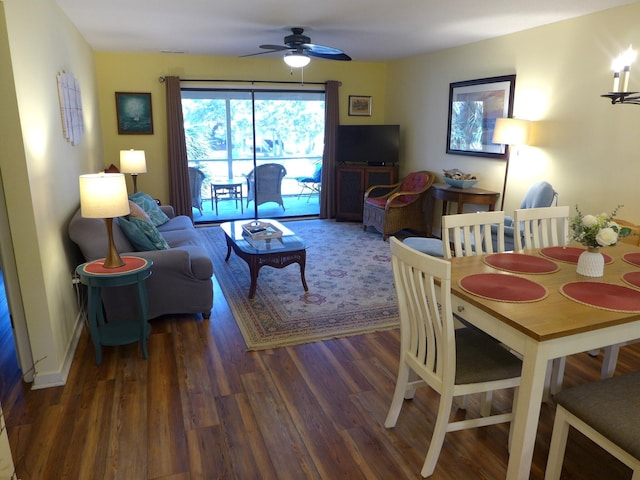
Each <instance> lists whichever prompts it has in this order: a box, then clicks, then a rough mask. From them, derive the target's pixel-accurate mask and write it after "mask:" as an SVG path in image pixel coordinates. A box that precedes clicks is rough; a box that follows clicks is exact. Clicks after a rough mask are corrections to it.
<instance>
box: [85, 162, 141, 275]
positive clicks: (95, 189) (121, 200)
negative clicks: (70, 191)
mask: <svg viewBox="0 0 640 480" xmlns="http://www.w3.org/2000/svg"><path fill="white" fill-rule="evenodd" d="M80 211H81V215H82V216H83V217H85V218H104V221H105V224H106V227H107V237H108V238H109V246H108V249H107V254H106V256H105V260H104V267H105V268H116V267H121V266H122V265H124V262H123V261H122V259H121V258H120V255H119V254H118V251H117V250H116V246H115V243H114V242H113V219H114V218H115V217H120V216H122V215H128V214H129V198H128V197H127V184H126V182H125V179H124V174H122V173H97V174H88V175H80Z"/></svg>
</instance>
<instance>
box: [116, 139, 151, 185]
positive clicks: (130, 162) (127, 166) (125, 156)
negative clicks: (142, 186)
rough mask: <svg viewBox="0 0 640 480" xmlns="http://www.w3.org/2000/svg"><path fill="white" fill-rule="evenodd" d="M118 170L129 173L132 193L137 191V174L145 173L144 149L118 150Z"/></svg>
mask: <svg viewBox="0 0 640 480" xmlns="http://www.w3.org/2000/svg"><path fill="white" fill-rule="evenodd" d="M120 172H122V173H130V174H131V178H132V179H133V193H138V174H139V173H147V161H146V159H145V155H144V150H133V149H131V150H120Z"/></svg>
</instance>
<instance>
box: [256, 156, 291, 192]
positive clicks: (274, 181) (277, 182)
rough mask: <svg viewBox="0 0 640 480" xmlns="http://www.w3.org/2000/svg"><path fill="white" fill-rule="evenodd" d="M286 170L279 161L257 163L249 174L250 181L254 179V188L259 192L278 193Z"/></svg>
mask: <svg viewBox="0 0 640 480" xmlns="http://www.w3.org/2000/svg"><path fill="white" fill-rule="evenodd" d="M286 174H287V170H286V169H285V168H284V167H283V166H282V165H280V164H279V163H265V164H264V165H258V166H257V167H256V168H255V169H254V170H253V171H252V172H251V173H250V174H249V177H250V178H251V181H254V180H255V183H256V185H257V186H256V189H257V191H258V192H260V193H274V192H278V193H280V188H281V183H282V179H283V178H284V176H285V175H286Z"/></svg>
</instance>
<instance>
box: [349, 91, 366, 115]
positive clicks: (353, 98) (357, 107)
mask: <svg viewBox="0 0 640 480" xmlns="http://www.w3.org/2000/svg"><path fill="white" fill-rule="evenodd" d="M349 115H350V116H365V117H370V116H371V97H364V96H362V95H349Z"/></svg>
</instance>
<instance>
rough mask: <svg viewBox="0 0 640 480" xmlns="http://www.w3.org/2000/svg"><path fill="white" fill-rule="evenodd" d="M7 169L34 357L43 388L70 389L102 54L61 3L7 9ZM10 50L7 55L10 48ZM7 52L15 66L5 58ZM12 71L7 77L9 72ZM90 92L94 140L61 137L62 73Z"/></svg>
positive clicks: (1, 156)
mask: <svg viewBox="0 0 640 480" xmlns="http://www.w3.org/2000/svg"><path fill="white" fill-rule="evenodd" d="M0 6H4V14H5V19H6V23H5V22H4V21H3V22H2V25H1V26H0V28H2V29H3V32H5V28H6V36H5V35H3V36H0V41H2V42H3V45H2V49H0V51H2V52H3V53H1V54H0V55H3V57H2V61H3V73H5V72H7V71H10V70H12V71H13V78H12V79H11V78H6V75H3V76H2V77H0V78H1V80H0V81H1V82H2V83H0V89H1V90H2V98H3V103H5V102H6V106H7V107H8V108H6V109H5V108H3V109H2V119H3V122H2V123H3V128H2V129H0V138H1V144H2V149H0V169H1V170H2V182H3V188H4V192H5V197H6V203H7V209H8V216H9V224H10V229H11V237H12V239H13V250H14V253H15V260H16V264H17V265H18V276H19V283H20V290H21V292H22V298H23V304H24V310H25V316H26V319H27V326H28V329H29V340H30V343H31V347H32V352H33V358H34V360H35V361H37V362H39V363H38V365H37V372H38V375H37V377H36V380H35V384H36V385H48V384H56V383H62V382H64V380H65V375H66V373H65V372H66V371H67V370H68V367H69V365H70V362H71V359H72V355H73V341H74V334H77V331H78V329H77V328H76V327H77V325H78V322H77V313H78V311H77V306H76V300H75V296H74V294H73V289H72V286H71V272H72V270H73V268H74V267H75V265H76V259H75V258H73V256H72V254H71V252H72V249H71V247H70V241H69V237H68V234H67V224H68V221H69V218H70V216H71V215H72V213H73V211H75V210H76V209H77V208H78V205H79V200H78V198H79V194H78V175H79V174H81V173H84V172H85V171H87V170H93V169H94V168H95V167H96V166H97V165H99V164H101V162H99V161H98V160H99V158H100V157H101V152H102V143H101V138H100V131H99V130H100V119H99V117H98V110H97V107H98V105H97V97H96V93H95V71H94V64H93V52H92V51H91V49H90V48H89V47H88V45H87V43H86V42H85V41H84V39H83V38H82V37H81V36H80V34H79V33H78V31H77V30H76V29H75V27H74V26H73V25H72V24H71V23H70V22H69V20H68V19H67V18H66V17H65V16H64V15H63V14H62V12H61V11H60V10H59V8H58V7H57V5H56V4H55V2H54V1H53V0H5V1H4V2H3V3H2V4H0ZM7 47H8V48H7ZM5 52H8V55H9V58H5V56H4V54H5ZM5 65H6V66H7V69H6V70H5V68H4V66H5ZM62 70H66V71H67V72H71V73H73V74H74V75H75V76H76V78H77V79H78V81H79V83H80V86H81V89H82V100H83V107H84V122H85V134H84V138H83V139H82V141H81V142H80V144H79V145H78V146H72V145H71V144H70V143H68V142H67V141H66V140H65V139H64V137H63V135H62V125H61V119H60V109H59V103H58V92H57V84H56V74H57V73H58V72H60V71H62Z"/></svg>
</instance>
